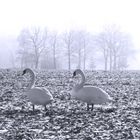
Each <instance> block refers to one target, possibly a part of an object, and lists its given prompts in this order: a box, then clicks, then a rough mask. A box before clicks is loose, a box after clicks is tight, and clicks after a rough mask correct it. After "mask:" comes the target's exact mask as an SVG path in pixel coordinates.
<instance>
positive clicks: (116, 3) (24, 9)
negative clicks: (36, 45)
mask: <svg viewBox="0 0 140 140" xmlns="http://www.w3.org/2000/svg"><path fill="white" fill-rule="evenodd" d="M139 4H140V1H139V0H0V18H1V19H0V21H1V22H0V38H3V37H4V38H5V37H8V38H9V37H11V36H12V37H15V38H16V37H17V36H18V34H19V32H20V30H22V29H23V28H24V27H31V26H41V27H48V29H50V30H57V31H59V32H61V31H64V30H69V29H73V28H80V29H81V28H82V29H86V30H88V31H90V32H98V31H100V30H102V27H103V26H104V25H107V24H117V25H119V26H120V28H121V29H122V30H123V31H125V32H128V33H129V34H130V35H131V36H132V38H133V42H134V45H135V48H136V49H137V50H138V52H139V50H140V39H139V38H140V28H139V26H140V16H139V13H140V8H139ZM0 47H4V45H1V46H0ZM3 49H5V50H6V48H3ZM135 62H136V64H135ZM138 65H139V66H138ZM131 67H132V68H140V58H139V53H137V55H136V57H135V60H134V61H132V63H131Z"/></svg>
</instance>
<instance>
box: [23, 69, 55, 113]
mask: <svg viewBox="0 0 140 140" xmlns="http://www.w3.org/2000/svg"><path fill="white" fill-rule="evenodd" d="M26 73H29V74H30V76H31V82H30V83H29V86H28V87H27V91H26V95H27V97H28V99H29V100H30V102H31V103H32V105H33V111H34V109H35V105H43V106H44V107H45V110H46V105H47V104H48V103H51V102H52V101H53V96H52V94H51V93H50V91H49V90H48V89H46V88H43V87H35V84H34V82H35V74H34V72H33V71H32V70H31V69H30V68H26V69H24V70H23V73H22V75H24V74H26Z"/></svg>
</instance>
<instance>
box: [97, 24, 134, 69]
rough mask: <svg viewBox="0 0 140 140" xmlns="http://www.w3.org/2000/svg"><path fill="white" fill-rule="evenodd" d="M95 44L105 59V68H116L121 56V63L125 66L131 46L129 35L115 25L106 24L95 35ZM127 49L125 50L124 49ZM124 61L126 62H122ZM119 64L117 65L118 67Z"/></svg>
mask: <svg viewBox="0 0 140 140" xmlns="http://www.w3.org/2000/svg"><path fill="white" fill-rule="evenodd" d="M95 41H96V44H97V45H98V46H99V47H100V50H101V51H102V53H103V56H104V61H105V70H107V69H108V64H109V70H110V71H112V70H118V67H117V66H118V65H119V63H120V60H121V59H120V58H122V56H125V57H123V58H124V59H125V61H124V60H123V65H125V66H127V57H128V56H129V54H130V53H129V52H130V50H131V47H132V41H131V38H130V37H129V35H127V34H125V33H123V32H121V31H120V29H119V28H118V27H117V26H116V25H112V26H107V27H106V28H105V30H104V31H103V32H101V33H100V34H99V35H97V36H96V40H95ZM126 49H127V52H126V51H125V50H126ZM124 62H125V63H126V64H124ZM120 66H121V65H119V67H120Z"/></svg>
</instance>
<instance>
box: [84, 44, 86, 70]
mask: <svg viewBox="0 0 140 140" xmlns="http://www.w3.org/2000/svg"><path fill="white" fill-rule="evenodd" d="M85 69H86V46H85V42H84V70H85Z"/></svg>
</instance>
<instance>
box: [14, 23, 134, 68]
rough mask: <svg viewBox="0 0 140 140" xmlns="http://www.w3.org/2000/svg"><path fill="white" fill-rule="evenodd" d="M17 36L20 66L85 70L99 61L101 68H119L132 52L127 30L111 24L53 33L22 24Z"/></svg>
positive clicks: (122, 66)
mask: <svg viewBox="0 0 140 140" xmlns="http://www.w3.org/2000/svg"><path fill="white" fill-rule="evenodd" d="M17 40H18V44H19V49H18V52H17V59H18V63H19V65H20V67H22V68H23V67H31V68H36V69H38V68H40V69H68V70H71V69H75V68H80V69H84V70H85V69H95V68H96V67H98V65H103V69H104V70H105V71H107V70H109V71H114V70H123V69H126V68H127V67H128V58H129V56H131V55H132V52H133V44H132V40H131V37H130V36H129V34H127V33H124V32H122V31H121V30H120V29H119V28H118V27H117V26H114V25H112V26H106V27H105V28H104V29H103V31H101V32H99V33H96V34H93V33H90V32H87V31H86V30H70V31H65V32H63V33H57V32H53V31H49V30H48V29H47V28H45V29H41V28H40V27H33V28H26V29H23V30H22V31H21V32H20V34H19V36H18V39H17Z"/></svg>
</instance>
